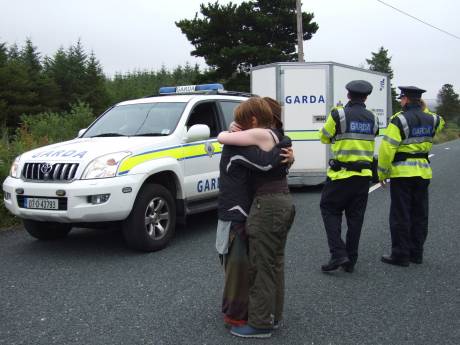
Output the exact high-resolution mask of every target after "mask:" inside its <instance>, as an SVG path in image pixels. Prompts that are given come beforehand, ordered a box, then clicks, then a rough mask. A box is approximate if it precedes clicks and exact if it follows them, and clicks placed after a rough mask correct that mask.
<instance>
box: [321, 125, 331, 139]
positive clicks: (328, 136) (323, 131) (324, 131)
mask: <svg viewBox="0 0 460 345" xmlns="http://www.w3.org/2000/svg"><path fill="white" fill-rule="evenodd" d="M321 132H322V133H323V134H324V136H325V137H327V138H329V139H330V138H332V135H331V134H330V133H329V132H328V131H326V128H324V127H323V128H322V130H321Z"/></svg>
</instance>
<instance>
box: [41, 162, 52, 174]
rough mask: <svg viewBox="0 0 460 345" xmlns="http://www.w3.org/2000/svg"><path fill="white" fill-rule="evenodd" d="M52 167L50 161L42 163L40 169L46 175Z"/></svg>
mask: <svg viewBox="0 0 460 345" xmlns="http://www.w3.org/2000/svg"><path fill="white" fill-rule="evenodd" d="M52 169H53V166H52V165H51V164H50V163H43V164H42V165H41V167H40V171H41V172H42V173H43V174H45V175H48V174H49V173H50V172H51V170H52Z"/></svg>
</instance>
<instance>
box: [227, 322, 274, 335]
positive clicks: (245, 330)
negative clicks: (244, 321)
mask: <svg viewBox="0 0 460 345" xmlns="http://www.w3.org/2000/svg"><path fill="white" fill-rule="evenodd" d="M230 333H231V334H233V335H236V336H237V337H242V338H270V337H271V336H272V330H271V329H261V328H254V327H251V326H249V325H245V326H241V327H235V326H233V327H232V329H231V330H230Z"/></svg>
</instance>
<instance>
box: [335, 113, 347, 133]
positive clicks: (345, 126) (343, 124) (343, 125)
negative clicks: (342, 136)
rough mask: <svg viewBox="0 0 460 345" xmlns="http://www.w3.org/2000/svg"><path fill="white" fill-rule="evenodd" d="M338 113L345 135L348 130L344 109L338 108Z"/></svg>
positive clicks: (341, 129)
mask: <svg viewBox="0 0 460 345" xmlns="http://www.w3.org/2000/svg"><path fill="white" fill-rule="evenodd" d="M337 112H338V113H339V120H340V132H341V133H345V132H346V130H347V119H346V118H345V110H344V109H343V108H338V109H337Z"/></svg>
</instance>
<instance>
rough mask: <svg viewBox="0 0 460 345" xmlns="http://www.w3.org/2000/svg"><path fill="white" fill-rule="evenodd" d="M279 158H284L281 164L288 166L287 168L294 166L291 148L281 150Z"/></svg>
mask: <svg viewBox="0 0 460 345" xmlns="http://www.w3.org/2000/svg"><path fill="white" fill-rule="evenodd" d="M280 156H282V157H284V159H283V160H282V161H281V163H286V164H289V166H291V165H292V164H294V150H293V149H292V146H289V147H285V148H282V149H281V153H280Z"/></svg>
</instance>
